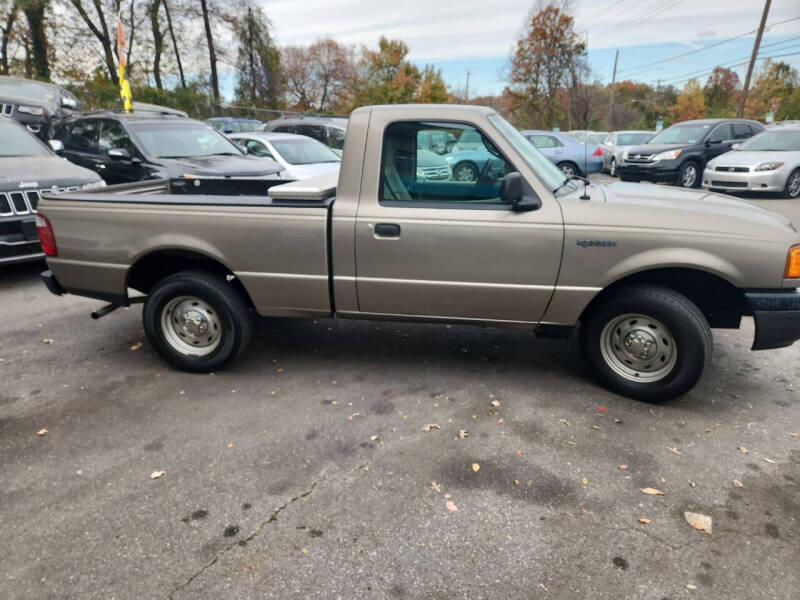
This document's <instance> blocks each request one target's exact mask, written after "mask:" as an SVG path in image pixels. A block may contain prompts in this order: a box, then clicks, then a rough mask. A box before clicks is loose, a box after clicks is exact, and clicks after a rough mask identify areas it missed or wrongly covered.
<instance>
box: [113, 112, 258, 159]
mask: <svg viewBox="0 0 800 600" xmlns="http://www.w3.org/2000/svg"><path fill="white" fill-rule="evenodd" d="M129 127H130V129H131V131H132V132H133V135H134V137H135V138H136V140H137V141H138V142H139V144H140V145H141V146H142V149H143V150H144V151H145V152H146V153H147V154H149V155H151V156H153V157H155V158H187V157H190V156H214V155H221V154H229V155H235V156H241V155H242V153H241V151H240V150H239V149H238V148H237V147H236V146H235V145H234V144H233V143H232V142H230V141H229V140H228V139H227V138H226V137H225V136H223V135H222V134H220V133H219V132H218V131H217V130H215V129H213V128H212V127H209V126H207V125H203V124H202V123H186V122H182V123H171V122H168V121H165V122H159V123H131V124H130V125H129Z"/></svg>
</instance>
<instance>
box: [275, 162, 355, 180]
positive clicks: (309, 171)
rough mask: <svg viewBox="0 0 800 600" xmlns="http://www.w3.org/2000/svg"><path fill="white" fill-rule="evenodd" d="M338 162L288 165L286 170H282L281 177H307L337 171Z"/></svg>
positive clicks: (296, 178) (297, 178)
mask: <svg viewBox="0 0 800 600" xmlns="http://www.w3.org/2000/svg"><path fill="white" fill-rule="evenodd" d="M341 164H342V163H340V162H329V163H314V164H310V165H289V167H288V168H287V169H286V171H284V172H283V174H282V177H283V179H294V180H299V179H309V178H311V177H316V176H317V175H324V174H325V173H333V172H338V171H339V167H340V166H341Z"/></svg>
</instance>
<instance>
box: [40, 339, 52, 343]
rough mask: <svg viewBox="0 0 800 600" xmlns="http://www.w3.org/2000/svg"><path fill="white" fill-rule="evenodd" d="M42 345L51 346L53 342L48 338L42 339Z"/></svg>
mask: <svg viewBox="0 0 800 600" xmlns="http://www.w3.org/2000/svg"><path fill="white" fill-rule="evenodd" d="M42 343H43V344H52V343H53V340H51V339H50V338H44V339H43V340H42Z"/></svg>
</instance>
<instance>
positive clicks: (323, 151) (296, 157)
mask: <svg viewBox="0 0 800 600" xmlns="http://www.w3.org/2000/svg"><path fill="white" fill-rule="evenodd" d="M270 143H271V144H272V146H273V148H275V151H276V152H277V153H278V154H280V155H281V156H282V157H283V160H285V161H286V162H288V163H289V164H290V165H311V164H314V163H329V162H339V161H341V160H342V159H341V158H339V155H338V154H336V153H335V152H334V151H333V150H331V149H330V148H328V147H327V146H326V145H325V144H323V143H322V142H318V141H317V140H312V139H302V138H300V139H294V140H270Z"/></svg>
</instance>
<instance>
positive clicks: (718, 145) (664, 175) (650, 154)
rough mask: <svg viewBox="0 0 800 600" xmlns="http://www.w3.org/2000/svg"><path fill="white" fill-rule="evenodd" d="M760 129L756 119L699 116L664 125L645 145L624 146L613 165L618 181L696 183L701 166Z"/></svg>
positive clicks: (688, 184)
mask: <svg viewBox="0 0 800 600" xmlns="http://www.w3.org/2000/svg"><path fill="white" fill-rule="evenodd" d="M762 131H764V126H763V125H762V124H761V123H759V122H758V121H748V120H744V119H700V120H696V121H683V122H682V123H675V124H674V125H671V126H669V127H667V128H666V129H665V130H664V131H662V132H661V133H658V134H656V135H655V136H653V137H652V138H651V139H650V140H649V141H648V142H647V143H646V144H644V145H641V146H633V147H632V148H628V149H627V150H626V151H625V152H623V154H622V163H621V164H620V165H619V166H618V167H617V171H618V173H619V178H620V179H621V180H622V181H652V182H665V183H670V184H673V185H678V186H681V187H687V188H694V187H699V186H700V181H701V178H702V174H703V169H704V168H705V166H706V163H707V162H708V161H710V160H711V159H712V158H714V157H716V156H719V155H720V154H723V153H724V152H728V151H729V150H730V149H731V146H733V144H736V143H739V142H741V141H743V140H746V139H747V138H749V137H750V136H753V135H755V134H756V133H760V132H762Z"/></svg>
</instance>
